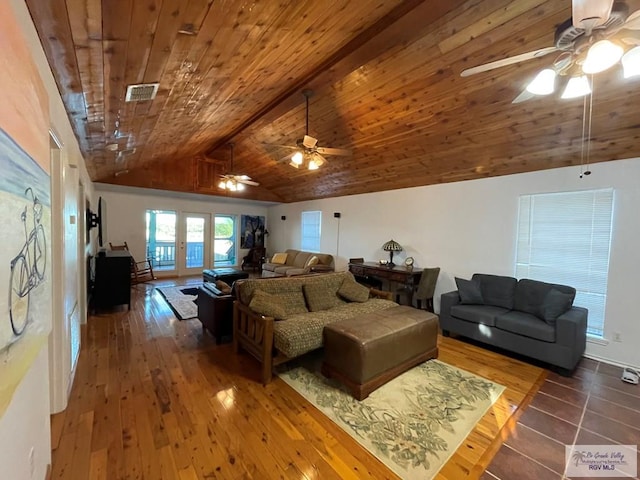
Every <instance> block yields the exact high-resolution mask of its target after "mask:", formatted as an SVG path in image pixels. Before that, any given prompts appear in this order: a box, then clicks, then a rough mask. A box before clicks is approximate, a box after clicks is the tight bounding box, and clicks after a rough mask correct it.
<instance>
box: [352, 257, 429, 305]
mask: <svg viewBox="0 0 640 480" xmlns="http://www.w3.org/2000/svg"><path fill="white" fill-rule="evenodd" d="M349 271H350V272H351V273H353V274H354V275H358V276H364V277H371V278H376V279H378V280H386V281H388V282H394V283H398V284H400V285H402V286H404V288H406V290H407V294H408V297H409V305H411V304H412V300H413V291H414V289H415V288H416V287H417V286H418V282H420V276H421V275H422V269H420V268H418V269H409V268H407V267H405V266H399V265H396V266H395V267H387V266H385V265H380V264H379V263H376V262H364V263H350V264H349Z"/></svg>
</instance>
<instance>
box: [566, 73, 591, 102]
mask: <svg viewBox="0 0 640 480" xmlns="http://www.w3.org/2000/svg"><path fill="white" fill-rule="evenodd" d="M590 93H591V86H590V85H589V80H588V79H587V76H586V75H582V76H579V77H571V78H570V79H569V82H567V87H566V88H565V89H564V92H562V98H577V97H584V96H585V95H589V94H590Z"/></svg>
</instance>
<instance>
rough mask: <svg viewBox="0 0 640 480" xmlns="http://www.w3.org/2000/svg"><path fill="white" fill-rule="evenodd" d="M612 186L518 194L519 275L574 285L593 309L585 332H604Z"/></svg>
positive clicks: (583, 302) (579, 297)
mask: <svg viewBox="0 0 640 480" xmlns="http://www.w3.org/2000/svg"><path fill="white" fill-rule="evenodd" d="M612 216H613V189H603V190H588V191H581V192H565V193H545V194H538V195H523V196H521V197H520V216H519V221H518V243H517V247H516V249H517V252H516V272H515V275H516V277H518V278H531V279H534V280H541V281H543V282H549V283H558V284H562V285H570V286H572V287H574V288H575V289H576V292H577V293H576V299H575V301H574V302H573V304H574V305H577V306H580V307H586V308H588V309H589V316H588V319H589V320H588V326H587V333H588V334H590V335H594V336H597V337H602V336H603V332H604V310H605V305H606V300H607V277H608V274H609V250H610V245H611V221H612Z"/></svg>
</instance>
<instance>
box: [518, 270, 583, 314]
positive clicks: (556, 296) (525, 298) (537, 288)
mask: <svg viewBox="0 0 640 480" xmlns="http://www.w3.org/2000/svg"><path fill="white" fill-rule="evenodd" d="M554 290H555V292H554V293H551V292H552V291H554ZM549 294H551V295H549ZM575 294H576V290H575V288H573V287H568V286H566V285H556V284H553V283H545V282H540V281H538V280H530V279H527V278H523V279H521V280H520V281H519V282H518V285H517V286H516V295H515V302H514V308H515V309H516V310H518V311H521V312H527V313H531V314H532V315H535V316H536V317H538V318H539V319H541V320H544V321H546V322H548V323H549V324H554V323H555V321H556V318H558V317H559V316H560V315H562V314H563V313H564V312H566V311H567V310H569V308H571V305H572V304H573V299H574V298H575Z"/></svg>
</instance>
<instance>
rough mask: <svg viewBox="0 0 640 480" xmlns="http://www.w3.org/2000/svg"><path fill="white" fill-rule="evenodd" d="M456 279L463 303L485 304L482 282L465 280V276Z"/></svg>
mask: <svg viewBox="0 0 640 480" xmlns="http://www.w3.org/2000/svg"><path fill="white" fill-rule="evenodd" d="M455 279H456V286H457V287H458V295H460V303H462V304H463V305H484V300H483V299H482V292H481V291H480V284H479V283H478V282H474V281H473V280H465V279H464V278H458V277H455Z"/></svg>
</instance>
